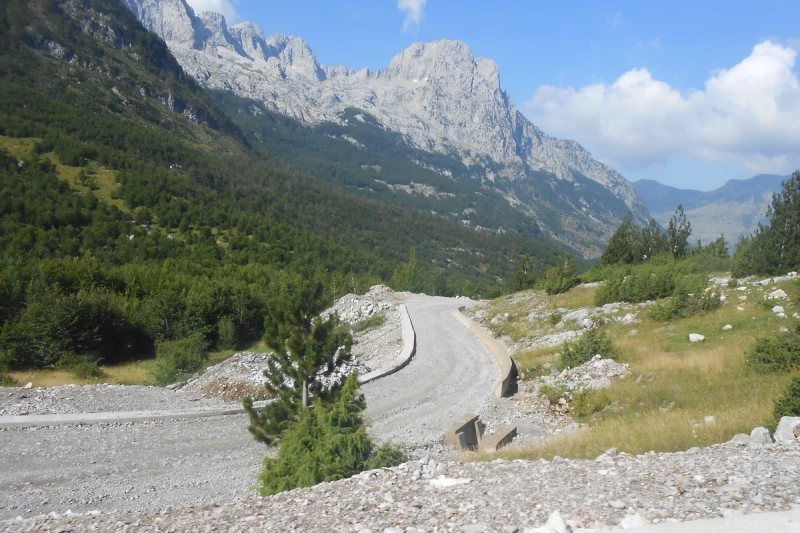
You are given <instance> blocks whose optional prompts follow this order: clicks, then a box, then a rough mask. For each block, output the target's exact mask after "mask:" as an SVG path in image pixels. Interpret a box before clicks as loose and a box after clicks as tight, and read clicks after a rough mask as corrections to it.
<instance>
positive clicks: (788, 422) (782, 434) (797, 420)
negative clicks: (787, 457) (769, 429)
mask: <svg viewBox="0 0 800 533" xmlns="http://www.w3.org/2000/svg"><path fill="white" fill-rule="evenodd" d="M798 426H800V416H784V417H783V418H781V421H780V422H778V428H777V429H776V430H775V442H777V443H778V444H787V443H790V442H797V437H796V436H795V433H794V432H795V428H797V427H798Z"/></svg>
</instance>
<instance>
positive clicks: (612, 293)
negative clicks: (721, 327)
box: [595, 262, 682, 306]
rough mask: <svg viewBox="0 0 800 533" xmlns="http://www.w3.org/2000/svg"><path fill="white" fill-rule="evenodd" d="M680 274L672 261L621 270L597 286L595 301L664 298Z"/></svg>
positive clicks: (634, 300)
mask: <svg viewBox="0 0 800 533" xmlns="http://www.w3.org/2000/svg"><path fill="white" fill-rule="evenodd" d="M681 276H682V272H681V271H680V269H678V268H677V267H676V265H675V263H674V262H670V263H668V264H666V265H653V264H649V263H648V264H643V265H637V266H635V267H633V268H632V269H631V271H630V274H628V275H625V274H624V271H618V272H617V274H616V275H615V276H614V277H612V278H610V279H608V281H606V282H605V283H604V284H603V285H601V286H600V287H598V289H597V293H596V295H595V304H596V305H598V306H601V305H605V304H608V303H614V302H632V303H638V302H646V301H648V300H658V299H660V298H666V297H667V296H670V295H671V294H672V293H673V292H675V288H676V286H677V279H678V278H679V277H681Z"/></svg>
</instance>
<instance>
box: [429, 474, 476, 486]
mask: <svg viewBox="0 0 800 533" xmlns="http://www.w3.org/2000/svg"><path fill="white" fill-rule="evenodd" d="M471 481H472V480H471V479H469V478H455V477H444V476H440V477H438V478H435V479H432V480H430V484H431V487H435V488H437V489H446V488H449V487H455V486H456V485H465V484H467V483H470V482H471Z"/></svg>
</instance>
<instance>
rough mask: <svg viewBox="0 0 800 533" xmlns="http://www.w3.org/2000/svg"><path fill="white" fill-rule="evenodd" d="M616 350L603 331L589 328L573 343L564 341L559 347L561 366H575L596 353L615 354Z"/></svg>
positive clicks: (607, 355)
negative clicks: (560, 347)
mask: <svg viewBox="0 0 800 533" xmlns="http://www.w3.org/2000/svg"><path fill="white" fill-rule="evenodd" d="M617 353H619V352H618V350H617V349H616V347H615V346H614V343H613V342H612V340H611V337H609V336H608V335H607V334H606V332H605V331H603V330H602V329H600V328H591V329H589V330H588V331H587V332H586V333H584V334H583V336H582V337H581V338H580V339H578V340H577V341H575V342H574V343H571V344H567V343H564V347H563V348H562V349H561V358H560V364H561V368H575V367H576V366H580V365H582V364H583V363H585V362H587V361H589V360H591V359H592V357H594V356H595V355H597V354H600V355H602V356H603V357H611V356H613V355H616V354H617Z"/></svg>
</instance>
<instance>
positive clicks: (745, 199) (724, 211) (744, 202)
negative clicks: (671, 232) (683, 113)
mask: <svg viewBox="0 0 800 533" xmlns="http://www.w3.org/2000/svg"><path fill="white" fill-rule="evenodd" d="M787 179H788V176H778V175H774V174H759V175H757V176H753V177H752V178H749V179H745V180H738V179H732V180H728V181H727V182H726V183H725V185H723V186H722V187H720V188H718V189H715V190H713V191H696V190H691V189H679V188H677V187H670V186H669V185H663V184H661V183H659V182H657V181H654V180H646V179H645V180H639V181H636V182H634V183H633V186H634V187H635V188H636V192H637V193H638V194H639V197H640V198H641V199H642V201H643V202H644V203H645V205H646V206H647V209H648V210H649V211H650V213H651V214H652V215H653V218H655V219H656V221H657V222H658V223H659V224H661V225H663V226H666V225H667V224H668V223H669V219H670V217H671V216H672V213H673V212H674V211H675V208H676V207H677V206H678V204H682V205H683V208H684V210H685V211H686V216H687V218H688V219H689V221H690V222H691V223H692V237H693V238H695V239H696V238H700V239H702V240H703V242H709V241H712V240H714V239H716V238H717V237H719V235H720V234H721V233H724V234H725V237H726V238H727V239H728V241H729V242H731V243H734V244H735V242H736V239H738V237H739V235H742V234H744V235H747V234H750V233H751V232H752V231H753V230H755V229H756V227H758V223H759V222H765V221H766V212H767V207H768V206H769V205H770V203H771V202H772V194H773V193H775V192H778V191H780V190H781V186H782V184H783V182H784V181H786V180H787Z"/></svg>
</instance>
